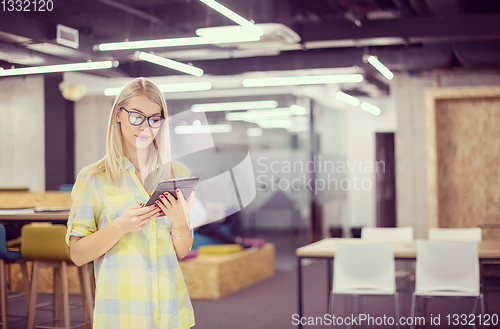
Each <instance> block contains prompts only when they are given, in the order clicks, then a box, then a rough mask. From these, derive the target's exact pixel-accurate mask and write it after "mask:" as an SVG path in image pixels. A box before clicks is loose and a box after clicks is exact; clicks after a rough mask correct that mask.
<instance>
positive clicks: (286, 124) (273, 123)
mask: <svg viewBox="0 0 500 329" xmlns="http://www.w3.org/2000/svg"><path fill="white" fill-rule="evenodd" d="M257 124H258V125H259V127H261V128H290V127H292V126H293V122H292V120H290V119H284V120H261V121H259V122H257Z"/></svg>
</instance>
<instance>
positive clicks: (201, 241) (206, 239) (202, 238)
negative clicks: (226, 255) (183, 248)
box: [191, 224, 229, 249]
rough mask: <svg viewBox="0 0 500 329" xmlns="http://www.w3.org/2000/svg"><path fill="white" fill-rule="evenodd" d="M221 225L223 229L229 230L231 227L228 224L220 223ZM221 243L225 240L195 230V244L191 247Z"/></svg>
mask: <svg viewBox="0 0 500 329" xmlns="http://www.w3.org/2000/svg"><path fill="white" fill-rule="evenodd" d="M219 227H220V229H221V230H222V231H226V232H229V228H228V227H227V226H226V225H224V224H220V225H219ZM221 243H224V242H222V241H220V240H217V239H216V238H212V237H211V236H208V235H205V234H201V233H196V232H194V238H193V246H192V247H191V249H196V248H198V247H199V246H205V245H207V244H221Z"/></svg>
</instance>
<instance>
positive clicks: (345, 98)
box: [335, 91, 360, 106]
mask: <svg viewBox="0 0 500 329" xmlns="http://www.w3.org/2000/svg"><path fill="white" fill-rule="evenodd" d="M335 98H336V99H338V100H340V101H342V102H344V103H347V104H349V105H352V106H359V103H360V101H359V99H357V98H356V97H354V96H351V95H349V94H346V93H343V92H341V91H338V92H337V93H336V94H335Z"/></svg>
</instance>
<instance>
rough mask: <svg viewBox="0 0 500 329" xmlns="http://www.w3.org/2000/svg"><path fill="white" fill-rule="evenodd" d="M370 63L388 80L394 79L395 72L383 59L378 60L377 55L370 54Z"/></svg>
mask: <svg viewBox="0 0 500 329" xmlns="http://www.w3.org/2000/svg"><path fill="white" fill-rule="evenodd" d="M367 60H368V63H370V64H371V65H372V66H373V67H374V68H376V69H377V70H378V71H379V72H380V73H382V75H383V76H384V77H386V78H387V79H388V80H392V78H394V74H393V73H392V72H391V71H390V70H389V69H388V68H387V67H386V66H385V65H384V64H382V62H381V61H379V60H378V58H377V57H376V56H368V59H367Z"/></svg>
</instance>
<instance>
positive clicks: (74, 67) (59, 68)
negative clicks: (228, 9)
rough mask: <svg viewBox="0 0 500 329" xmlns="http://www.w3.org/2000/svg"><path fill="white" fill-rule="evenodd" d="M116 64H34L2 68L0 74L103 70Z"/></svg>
mask: <svg viewBox="0 0 500 329" xmlns="http://www.w3.org/2000/svg"><path fill="white" fill-rule="evenodd" d="M116 66H118V62H117V61H115V62H113V61H101V62H87V63H72V64H58V65H46V66H34V67H23V68H19V69H8V70H0V76H1V77H7V76H14V75H27V74H40V73H54V72H70V71H85V70H101V69H110V68H112V67H116Z"/></svg>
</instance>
